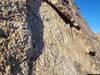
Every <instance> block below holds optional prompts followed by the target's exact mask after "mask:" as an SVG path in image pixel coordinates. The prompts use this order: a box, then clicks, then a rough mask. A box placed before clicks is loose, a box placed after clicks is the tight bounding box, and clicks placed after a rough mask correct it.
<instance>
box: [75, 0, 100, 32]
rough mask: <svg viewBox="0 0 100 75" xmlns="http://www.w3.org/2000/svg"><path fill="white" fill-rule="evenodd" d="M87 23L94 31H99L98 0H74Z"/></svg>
mask: <svg viewBox="0 0 100 75" xmlns="http://www.w3.org/2000/svg"><path fill="white" fill-rule="evenodd" d="M75 1H76V4H77V6H78V7H79V9H80V13H81V15H82V16H84V18H85V20H86V21H87V23H88V25H89V26H90V27H91V29H92V30H93V31H94V32H100V0H75Z"/></svg>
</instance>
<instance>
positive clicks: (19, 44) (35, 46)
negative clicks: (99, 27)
mask: <svg viewBox="0 0 100 75" xmlns="http://www.w3.org/2000/svg"><path fill="white" fill-rule="evenodd" d="M51 2H52V3H53V4H54V5H56V6H61V7H63V6H64V5H63V4H62V3H61V1H60V0H51ZM63 8H65V9H64V10H63V11H68V13H69V14H70V15H71V16H73V18H74V20H75V22H76V23H78V25H79V26H80V27H81V29H80V30H77V29H76V28H74V27H70V25H69V24H66V23H65V22H64V21H63V20H62V18H61V17H60V16H59V15H58V13H57V12H56V11H55V10H54V9H53V8H52V7H51V6H50V5H49V4H47V3H46V2H43V1H41V0H27V1H26V0H0V28H1V29H3V30H4V31H3V33H4V32H5V33H4V34H5V35H7V37H6V38H3V37H2V36H1V35H0V75H87V74H100V43H99V42H98V39H97V37H96V36H95V34H94V33H93V32H92V31H91V30H90V29H89V27H88V26H87V23H86V22H85V21H84V19H83V18H82V17H81V16H80V15H79V10H78V9H77V7H76V5H75V4H74V3H73V1H72V0H69V2H68V4H67V5H66V6H64V7H63Z"/></svg>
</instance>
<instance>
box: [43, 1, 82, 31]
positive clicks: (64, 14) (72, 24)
mask: <svg viewBox="0 0 100 75" xmlns="http://www.w3.org/2000/svg"><path fill="white" fill-rule="evenodd" d="M43 1H44V2H46V3H47V4H48V5H50V6H51V7H52V8H53V9H54V10H55V11H56V12H57V14H58V15H59V16H60V17H61V19H62V20H63V21H64V22H65V23H66V24H68V23H69V24H70V27H71V28H75V29H77V30H80V29H81V27H80V26H79V25H78V24H77V23H76V22H75V21H74V19H73V18H72V16H71V15H69V14H67V12H62V11H61V10H60V9H61V7H57V6H55V5H54V4H52V3H51V2H50V1H48V0H43ZM63 2H66V0H63ZM67 3H68V2H67Z"/></svg>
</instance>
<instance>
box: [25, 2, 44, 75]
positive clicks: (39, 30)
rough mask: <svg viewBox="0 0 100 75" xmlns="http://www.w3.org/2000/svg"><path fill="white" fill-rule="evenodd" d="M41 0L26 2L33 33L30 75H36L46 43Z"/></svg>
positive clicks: (29, 64)
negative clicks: (37, 63) (37, 61)
mask: <svg viewBox="0 0 100 75" xmlns="http://www.w3.org/2000/svg"><path fill="white" fill-rule="evenodd" d="M40 6H41V0H27V1H26V13H27V14H26V22H27V24H28V27H29V30H31V32H32V45H33V49H30V50H29V51H28V52H29V54H27V59H28V60H27V61H28V73H29V74H28V75H34V69H35V62H36V60H37V58H38V57H39V56H40V55H41V53H42V50H43V47H44V42H43V28H44V27H43V26H44V25H43V22H42V19H41V16H40V13H39V9H40Z"/></svg>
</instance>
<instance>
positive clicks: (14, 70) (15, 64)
mask: <svg viewBox="0 0 100 75" xmlns="http://www.w3.org/2000/svg"><path fill="white" fill-rule="evenodd" d="M20 62H21V61H20V60H19V59H16V54H14V55H13V56H12V55H11V56H10V57H9V58H8V60H7V61H6V64H8V65H10V72H11V75H18V73H19V74H21V75H23V74H22V72H21V70H22V68H21V67H20V64H21V63H20Z"/></svg>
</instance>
